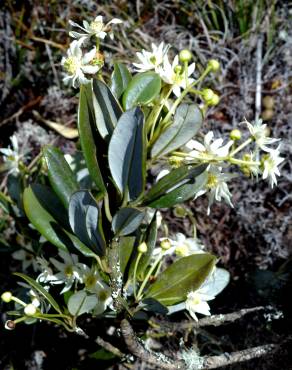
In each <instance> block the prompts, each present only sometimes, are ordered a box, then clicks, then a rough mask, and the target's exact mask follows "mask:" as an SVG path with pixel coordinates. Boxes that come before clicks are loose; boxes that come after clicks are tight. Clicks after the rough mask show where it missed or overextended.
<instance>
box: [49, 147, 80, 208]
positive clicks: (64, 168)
mask: <svg viewBox="0 0 292 370" xmlns="http://www.w3.org/2000/svg"><path fill="white" fill-rule="evenodd" d="M43 155H44V158H45V161H46V164H47V167H48V175H49V180H50V183H51V185H52V188H53V189H54V191H55V193H56V194H57V195H58V197H59V198H60V200H61V201H62V203H63V204H64V206H65V207H66V208H68V205H69V200H70V196H71V194H72V193H74V191H77V190H78V189H79V184H78V182H77V180H76V178H75V176H74V174H73V172H72V170H71V168H70V166H69V164H68V163H67V161H66V160H65V158H64V155H63V153H62V152H61V150H60V149H58V148H55V147H53V146H47V147H45V148H44V150H43Z"/></svg>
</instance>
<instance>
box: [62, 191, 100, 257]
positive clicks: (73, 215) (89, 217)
mask: <svg viewBox="0 0 292 370" xmlns="http://www.w3.org/2000/svg"><path fill="white" fill-rule="evenodd" d="M99 213H100V212H99V209H98V205H97V203H96V201H95V199H94V198H93V196H92V195H91V194H90V192H89V191H87V190H80V191H77V192H75V193H74V194H72V196H71V198H70V203H69V209H68V214H69V223H70V226H71V229H72V230H73V232H74V234H75V235H77V237H78V238H79V239H80V240H81V241H82V242H83V243H84V244H85V245H87V246H89V247H91V248H92V249H94V250H95V251H96V252H97V253H98V254H99V255H103V254H104V249H105V241H104V238H103V234H102V233H101V232H100V230H99V222H98V219H99Z"/></svg>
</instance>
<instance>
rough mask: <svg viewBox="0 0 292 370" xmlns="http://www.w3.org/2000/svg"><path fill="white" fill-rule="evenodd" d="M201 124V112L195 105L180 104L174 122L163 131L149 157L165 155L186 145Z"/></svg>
mask: <svg viewBox="0 0 292 370" xmlns="http://www.w3.org/2000/svg"><path fill="white" fill-rule="evenodd" d="M202 122H203V115H202V113H201V110H200V109H199V108H198V107H197V106H196V105H195V104H191V105H189V104H181V105H180V106H179V107H178V108H177V110H176V112H175V115H174V121H173V122H172V123H171V124H170V126H168V127H167V128H166V129H165V131H163V132H162V133H161V134H160V136H159V137H158V139H157V140H156V141H155V143H154V145H153V147H152V149H151V157H158V156H162V155H166V154H167V153H170V152H172V151H173V150H175V149H178V148H180V147H181V146H182V145H184V144H186V143H187V142H188V141H189V140H191V138H192V137H194V136H195V135H196V133H197V132H198V130H199V129H200V127H201V125H202Z"/></svg>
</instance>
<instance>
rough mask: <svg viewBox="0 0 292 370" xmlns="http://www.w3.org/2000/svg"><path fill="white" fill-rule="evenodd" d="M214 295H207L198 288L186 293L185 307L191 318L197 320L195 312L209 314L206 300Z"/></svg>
mask: <svg viewBox="0 0 292 370" xmlns="http://www.w3.org/2000/svg"><path fill="white" fill-rule="evenodd" d="M214 298H215V297H214V296H209V295H207V294H204V293H201V292H200V290H196V291H194V292H190V293H189V294H188V295H187V300H186V309H187V310H188V311H189V313H190V315H191V316H192V318H193V319H194V320H196V321H198V318H197V316H196V312H197V313H200V314H202V315H206V316H210V315H211V313H210V306H209V305H208V303H207V301H210V300H211V299H214Z"/></svg>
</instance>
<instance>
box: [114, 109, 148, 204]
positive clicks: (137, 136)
mask: <svg viewBox="0 0 292 370" xmlns="http://www.w3.org/2000/svg"><path fill="white" fill-rule="evenodd" d="M145 144H146V143H145V130H144V116H143V112H142V111H141V109H140V108H134V109H132V110H130V111H127V112H125V113H123V115H122V116H121V118H120V119H119V121H118V124H117V127H116V129H115V131H114V133H113V135H112V137H111V140H110V144H109V151H108V160H109V167H110V171H111V174H112V177H113V180H114V182H115V185H116V186H117V188H118V189H119V191H120V192H121V193H122V194H126V193H127V191H129V197H130V199H131V200H133V199H136V198H137V197H138V196H139V195H140V194H141V193H142V191H143V189H144V185H145V172H146V149H145Z"/></svg>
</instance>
